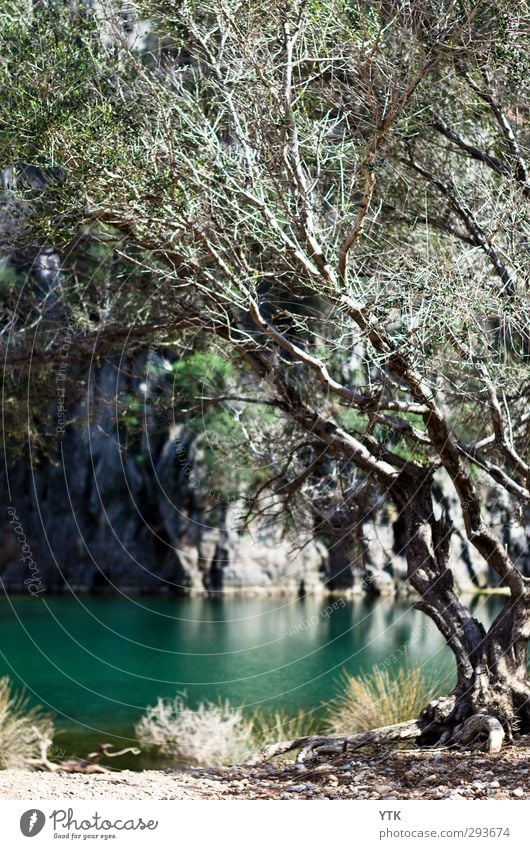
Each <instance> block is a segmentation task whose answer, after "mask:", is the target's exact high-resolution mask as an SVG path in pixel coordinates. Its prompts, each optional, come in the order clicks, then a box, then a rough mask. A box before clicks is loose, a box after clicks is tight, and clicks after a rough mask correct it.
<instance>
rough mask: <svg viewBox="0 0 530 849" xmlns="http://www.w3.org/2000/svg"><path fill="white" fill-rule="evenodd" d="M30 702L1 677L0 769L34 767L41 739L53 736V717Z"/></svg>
mask: <svg viewBox="0 0 530 849" xmlns="http://www.w3.org/2000/svg"><path fill="white" fill-rule="evenodd" d="M28 702H29V699H28V697H27V696H26V694H25V693H24V691H23V690H21V691H18V692H17V691H16V690H14V689H13V685H12V683H11V681H10V680H9V678H7V677H3V678H0V769H29V768H31V767H32V766H33V761H34V760H35V759H38V758H39V754H40V745H39V744H40V740H41V738H42V736H43V735H44V736H47V737H50V738H51V737H52V735H53V724H52V720H51V716H49V715H48V714H46V713H45V712H44V710H43V708H41V707H29V706H28Z"/></svg>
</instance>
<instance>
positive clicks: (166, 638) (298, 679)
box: [0, 597, 502, 766]
mask: <svg viewBox="0 0 530 849" xmlns="http://www.w3.org/2000/svg"><path fill="white" fill-rule="evenodd" d="M501 603H502V601H501V600H500V599H498V598H497V599H487V600H484V599H480V598H479V599H475V600H474V601H473V605H474V612H475V615H477V616H478V617H479V618H481V619H482V620H483V621H484V622H485V624H487V623H488V622H490V621H491V618H492V616H493V615H494V614H495V613H496V612H497V610H498V609H499V606H500V604H501ZM407 661H408V662H413V663H421V664H422V665H424V667H425V669H426V670H428V671H430V672H432V674H434V675H435V677H437V678H438V679H440V680H444V681H446V683H447V686H450V683H451V681H452V676H453V661H452V655H451V653H450V652H449V650H448V649H447V647H446V646H444V644H443V641H442V639H441V637H440V636H439V635H438V633H437V631H436V629H435V628H434V626H432V625H431V624H430V622H428V621H427V619H426V618H425V616H424V615H423V614H421V613H419V612H418V611H415V610H413V609H412V608H411V605H410V604H409V603H408V602H397V601H392V600H386V599H381V600H377V601H373V600H368V599H358V600H353V601H345V600H343V599H324V600H322V599H315V598H306V599H233V598H232V599H219V600H208V599H191V600H189V599H172V600H169V599H167V600H160V599H145V598H136V599H125V598H119V599H115V598H113V599H110V598H109V599H105V598H79V599H75V598H72V597H61V598H40V599H36V598H22V597H9V598H3V599H2V600H1V601H0V674H1V675H3V674H8V675H9V676H10V677H11V678H12V679H13V680H14V681H15V683H16V684H17V685H22V684H23V685H24V686H25V687H26V689H27V690H28V693H29V695H30V697H31V701H32V702H33V703H40V704H42V705H45V706H46V707H47V708H48V709H49V710H51V711H53V712H54V713H55V714H56V726H57V728H58V729H59V731H60V733H59V735H58V737H57V740H56V742H57V744H58V745H59V746H60V747H61V748H64V751H65V752H66V753H67V754H72V753H75V754H78V755H81V754H86V752H87V751H88V748H90V747H92V746H93V745H94V744H95V743H98V742H102V741H103V740H107V741H110V742H113V743H115V745H116V746H120V745H127V744H130V741H131V739H132V737H133V726H134V723H135V722H136V721H137V720H138V718H139V717H140V716H141V714H142V712H143V710H144V709H145V707H146V706H147V705H149V704H153V703H154V702H155V701H156V699H157V697H158V696H172V695H175V694H176V693H177V692H182V691H186V693H187V695H188V699H189V701H190V702H191V703H192V704H196V703H197V702H198V701H199V700H201V699H205V698H206V699H212V700H216V699H217V698H218V697H219V696H221V697H222V698H229V699H230V701H231V702H232V703H233V704H242V705H245V706H246V707H247V708H248V709H249V710H250V709H253V708H260V709H261V710H262V711H265V712H267V711H272V710H274V709H276V708H279V707H281V708H284V709H286V710H287V711H289V712H290V713H293V714H294V713H296V712H297V711H298V709H299V708H303V709H304V710H308V711H317V712H318V711H319V710H322V705H323V703H325V702H326V701H328V700H330V699H332V698H333V697H334V695H336V693H337V691H338V680H337V679H338V678H339V676H340V672H341V670H342V669H343V668H345V669H347V670H348V671H349V672H352V673H358V672H360V671H367V670H369V669H370V668H371V667H372V666H373V665H375V664H382V665H388V666H389V667H390V668H391V669H396V668H397V667H398V665H399V663H402V662H407ZM87 747H88V748H87ZM142 758H143V760H142V761H141V764H142V766H145V765H146V759H145V757H144V756H142ZM114 763H115V764H116V765H117V761H115V762H114ZM125 765H132V764H130V763H129V761H127V762H125V761H123V762H121V763H120V766H125ZM135 765H138V763H137V762H136V764H135Z"/></svg>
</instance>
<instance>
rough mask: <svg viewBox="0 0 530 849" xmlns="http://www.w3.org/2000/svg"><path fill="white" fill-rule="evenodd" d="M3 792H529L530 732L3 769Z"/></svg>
mask: <svg viewBox="0 0 530 849" xmlns="http://www.w3.org/2000/svg"><path fill="white" fill-rule="evenodd" d="M0 798H2V799H27V800H34V799H530V737H525V738H521V739H520V740H518V741H517V742H516V743H515V744H512V745H510V746H507V747H506V748H505V749H504V750H503V751H502V752H501V753H500V754H498V755H486V754H483V753H464V752H457V751H436V752H432V751H430V752H429V751H421V750H408V751H403V750H401V751H400V750H395V749H394V750H389V749H385V750H382V751H378V752H373V753H371V754H362V755H361V754H359V753H355V756H354V757H352V755H340V756H337V757H335V759H334V760H333V761H329V760H328V761H326V762H321V761H318V762H311V763H308V764H307V765H299V766H297V765H295V764H292V763H287V764H286V763H283V764H282V763H279V764H277V763H274V764H265V765H262V766H259V767H255V766H252V767H251V766H237V767H223V768H219V769H193V770H166V771H145V772H130V771H121V772H120V771H116V772H113V773H108V774H105V775H81V774H73V775H72V774H67V773H64V774H58V773H49V772H38V773H35V772H23V771H21V770H3V771H0Z"/></svg>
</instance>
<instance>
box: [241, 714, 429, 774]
mask: <svg viewBox="0 0 530 849" xmlns="http://www.w3.org/2000/svg"><path fill="white" fill-rule="evenodd" d="M423 729H424V723H423V722H422V721H421V720H418V719H411V720H409V721H408V722H399V723H398V724H397V725H387V726H385V727H383V728H376V729H374V730H373V731H366V732H364V733H363V734H356V735H355V736H354V737H322V736H318V735H317V736H314V737H298V738H297V739H295V740H284V741H282V742H279V743H272V744H271V745H269V746H264V747H263V748H262V749H261V750H260V751H259V752H258V753H257V754H256V755H253V756H252V757H251V758H249V759H248V760H247V761H246V763H247V764H249V765H255V764H259V763H263V761H267V760H270V759H271V758H274V757H276V756H277V755H284V754H286V753H287V752H293V751H296V750H297V749H299V750H300V751H299V754H298V757H297V759H296V760H297V763H303V762H304V761H305V760H307V758H309V757H311V756H312V755H313V754H322V755H324V754H326V755H329V754H340V753H341V752H346V751H348V750H353V749H360V748H361V747H362V746H374V745H380V744H383V743H397V742H399V741H400V740H412V739H415V738H416V737H419V736H420V734H421V733H422V731H423Z"/></svg>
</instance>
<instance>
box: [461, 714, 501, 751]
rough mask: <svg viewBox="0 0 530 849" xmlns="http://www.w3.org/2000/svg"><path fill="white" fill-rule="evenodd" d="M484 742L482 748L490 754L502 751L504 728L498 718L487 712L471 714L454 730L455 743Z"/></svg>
mask: <svg viewBox="0 0 530 849" xmlns="http://www.w3.org/2000/svg"><path fill="white" fill-rule="evenodd" d="M479 741H480V742H482V746H481V748H483V750H484V751H486V752H489V753H490V754H492V753H495V752H500V750H501V749H502V744H503V741H504V728H503V727H502V725H501V723H500V722H499V720H498V719H496V718H495V717H494V716H489V715H488V714H486V713H476V714H474V715H473V716H470V717H469V718H468V719H466V720H465V722H463V723H462V725H460V726H459V727H458V728H457V729H456V730H455V732H454V734H453V737H452V742H453V743H461V744H463V745H469V744H470V743H473V742H479Z"/></svg>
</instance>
